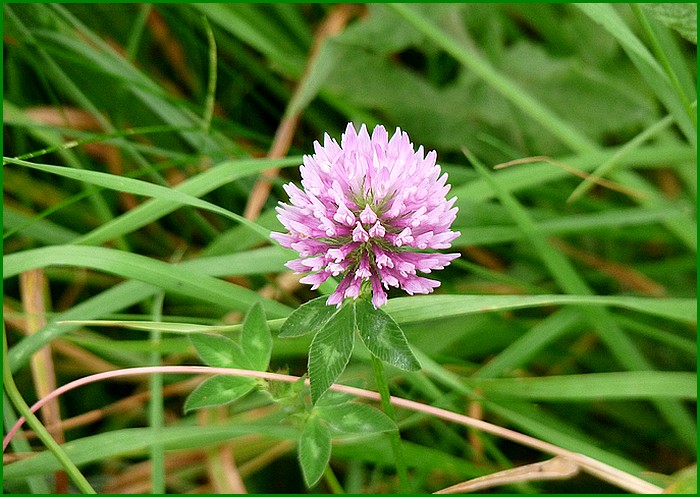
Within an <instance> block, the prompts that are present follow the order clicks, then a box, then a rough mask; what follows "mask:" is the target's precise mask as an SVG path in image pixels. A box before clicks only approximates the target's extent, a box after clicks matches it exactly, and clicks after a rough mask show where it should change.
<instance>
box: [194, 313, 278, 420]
mask: <svg viewBox="0 0 700 497" xmlns="http://www.w3.org/2000/svg"><path fill="white" fill-rule="evenodd" d="M189 339H190V341H191V342H192V345H194V348H195V350H196V351H197V355H199V357H200V359H201V360H202V361H203V362H204V364H206V365H207V366H213V367H217V368H233V369H251V370H253V371H267V367H268V365H269V364H270V354H271V352H272V335H271V334H270V327H269V326H268V324H267V320H266V319H265V311H264V310H263V308H262V306H261V305H260V304H258V303H256V304H254V305H253V306H252V307H251V308H250V310H249V311H248V313H247V314H246V316H245V319H244V320H243V329H242V332H241V343H240V345H239V344H238V343H236V342H234V341H233V340H231V339H229V338H227V337H224V336H220V335H210V334H206V333H190V335H189ZM257 384H258V381H257V380H255V379H253V378H247V377H237V376H214V377H213V378H208V379H206V380H205V381H204V382H202V383H201V384H200V385H199V386H197V388H196V389H195V390H193V391H192V393H191V394H190V395H189V396H188V397H187V399H186V400H185V407H184V409H185V412H187V411H191V410H193V409H201V408H203V407H217V406H221V405H226V404H229V403H231V402H233V401H235V400H237V399H239V398H240V397H243V396H244V395H246V394H247V393H248V392H250V391H251V390H253V389H254V388H255V387H256V385H257Z"/></svg>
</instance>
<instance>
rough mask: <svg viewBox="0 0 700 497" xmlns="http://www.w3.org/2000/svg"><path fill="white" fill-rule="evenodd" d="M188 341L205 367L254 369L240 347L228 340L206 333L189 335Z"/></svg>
mask: <svg viewBox="0 0 700 497" xmlns="http://www.w3.org/2000/svg"><path fill="white" fill-rule="evenodd" d="M189 339H190V341H191V342H192V345H194V348H195V349H196V350H197V354H198V355H199V357H200V358H201V359H202V361H203V362H204V364H206V365H207V366H213V367H216V368H237V369H254V368H253V366H252V364H251V362H250V360H249V359H248V357H247V356H246V354H245V353H244V352H243V350H242V349H241V347H240V345H238V344H237V343H236V342H234V341H233V340H231V339H230V338H226V337H224V336H221V335H210V334H208V333H191V334H190V335H189Z"/></svg>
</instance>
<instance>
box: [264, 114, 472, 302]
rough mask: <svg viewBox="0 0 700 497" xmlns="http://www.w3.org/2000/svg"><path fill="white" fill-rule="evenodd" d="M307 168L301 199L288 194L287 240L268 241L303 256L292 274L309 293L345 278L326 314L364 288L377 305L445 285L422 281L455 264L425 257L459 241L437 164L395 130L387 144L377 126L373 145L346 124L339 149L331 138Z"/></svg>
mask: <svg viewBox="0 0 700 497" xmlns="http://www.w3.org/2000/svg"><path fill="white" fill-rule="evenodd" d="M314 151H315V153H314V154H313V155H305V156H304V164H303V165H302V166H301V168H300V170H301V177H302V180H301V184H302V186H303V190H302V189H300V188H299V187H297V186H296V185H294V184H293V183H289V184H287V185H285V186H284V189H285V191H286V192H287V194H288V195H289V199H290V202H291V205H288V204H284V203H280V206H279V207H278V208H277V211H278V213H279V214H278V218H279V220H280V221H281V223H282V224H283V225H284V227H285V228H286V229H287V230H288V231H289V233H272V237H273V238H274V239H275V240H277V241H278V242H279V243H280V244H281V245H282V246H283V247H287V248H291V249H294V250H296V251H297V252H299V255H300V257H299V258H298V259H295V260H292V261H290V262H288V263H287V264H286V265H287V267H289V268H290V269H292V270H294V271H296V272H297V273H311V274H309V275H307V276H305V277H304V278H302V279H301V282H302V283H308V284H311V285H312V289H316V288H318V286H319V285H320V284H321V283H323V282H324V281H326V280H327V279H328V278H329V277H330V276H341V275H342V280H341V281H340V283H339V285H338V288H337V289H336V290H335V292H333V294H332V295H331V296H330V297H329V298H328V302H327V303H328V305H333V304H337V305H340V303H341V302H342V301H343V299H344V298H346V297H352V298H354V299H356V298H357V297H358V296H359V295H360V293H361V291H362V290H363V284H364V287H365V288H367V289H368V290H369V288H371V291H372V303H373V304H374V306H375V307H379V306H380V305H382V304H384V303H385V302H386V300H387V294H386V291H385V290H388V289H389V287H399V288H402V289H403V290H405V291H406V292H408V293H409V294H411V295H413V294H414V293H430V292H432V291H433V289H434V288H436V287H438V286H439V285H440V282H439V281H435V280H431V279H428V278H425V277H422V276H418V275H417V271H420V272H422V273H430V272H431V271H433V270H435V269H442V268H444V267H445V266H447V265H448V264H449V263H450V261H452V260H453V259H455V258H457V257H459V254H456V253H452V254H441V253H430V252H422V251H423V250H426V249H446V248H449V247H450V242H452V241H453V240H454V239H455V238H457V237H458V236H459V232H455V231H451V230H450V226H451V224H452V222H453V221H454V220H455V216H456V215H457V207H453V205H454V203H455V200H456V197H453V198H452V199H450V200H447V199H446V195H447V192H448V191H449V190H450V185H447V184H446V181H447V174H446V173H445V174H443V175H442V176H441V175H440V166H439V165H437V164H436V163H435V160H436V158H437V154H436V153H435V151H434V150H431V151H430V152H428V153H427V154H425V156H424V154H423V147H422V146H420V147H418V150H417V151H415V150H414V149H413V144H412V143H411V142H410V140H409V138H408V134H406V133H405V132H402V131H401V130H400V129H399V128H396V132H395V133H394V135H393V136H392V137H391V139H389V135H388V134H387V131H386V129H384V127H383V126H381V125H380V126H377V127H375V128H374V131H373V132H372V136H371V137H370V136H369V133H368V132H367V128H366V127H365V125H364V124H363V125H362V126H361V127H360V130H359V133H358V132H357V131H356V130H355V128H354V127H353V125H352V123H350V124H348V126H347V128H346V129H345V133H344V134H343V135H342V137H341V141H340V145H338V142H337V141H335V140H334V139H331V138H330V137H329V136H328V134H325V136H324V139H323V146H321V144H320V143H319V142H314Z"/></svg>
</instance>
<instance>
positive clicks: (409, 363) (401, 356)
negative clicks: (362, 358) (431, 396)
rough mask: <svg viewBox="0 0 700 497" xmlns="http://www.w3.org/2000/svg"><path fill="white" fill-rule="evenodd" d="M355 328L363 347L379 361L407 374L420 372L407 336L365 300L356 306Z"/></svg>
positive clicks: (356, 303)
mask: <svg viewBox="0 0 700 497" xmlns="http://www.w3.org/2000/svg"><path fill="white" fill-rule="evenodd" d="M355 326H356V327H357V333H358V334H359V335H360V338H361V339H362V343H364V344H365V346H366V347H367V348H368V349H369V351H370V352H371V353H372V355H374V356H375V357H378V358H379V359H381V360H382V361H385V362H387V363H389V364H391V365H392V366H394V367H397V368H399V369H403V370H404V371H417V370H419V369H420V364H419V363H418V359H416V358H415V356H414V355H413V352H411V348H410V347H409V345H408V342H407V341H406V336H405V335H404V334H403V331H402V330H401V328H400V327H399V325H398V324H396V321H394V320H393V319H392V318H391V316H389V315H388V314H387V313H385V312H384V311H383V310H381V309H375V308H374V307H373V306H372V304H371V303H370V302H369V301H367V300H365V299H358V300H357V301H356V302H355Z"/></svg>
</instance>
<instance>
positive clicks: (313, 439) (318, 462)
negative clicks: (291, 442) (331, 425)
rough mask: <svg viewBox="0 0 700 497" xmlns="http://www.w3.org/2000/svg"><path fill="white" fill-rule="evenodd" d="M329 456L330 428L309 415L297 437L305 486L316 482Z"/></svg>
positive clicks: (317, 418) (310, 485) (311, 485)
mask: <svg viewBox="0 0 700 497" xmlns="http://www.w3.org/2000/svg"><path fill="white" fill-rule="evenodd" d="M330 458H331V433H330V430H329V429H328V427H327V426H326V425H325V423H324V422H323V421H322V420H321V419H320V418H319V417H317V416H311V417H309V418H308V420H307V421H306V425H305V426H304V430H303V431H302V432H301V438H300V439H299V464H300V465H301V471H302V473H303V474H304V481H305V482H306V486H307V487H313V486H314V485H316V483H318V480H320V479H321V476H323V472H324V471H325V469H326V465H327V464H328V461H329V460H330Z"/></svg>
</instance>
